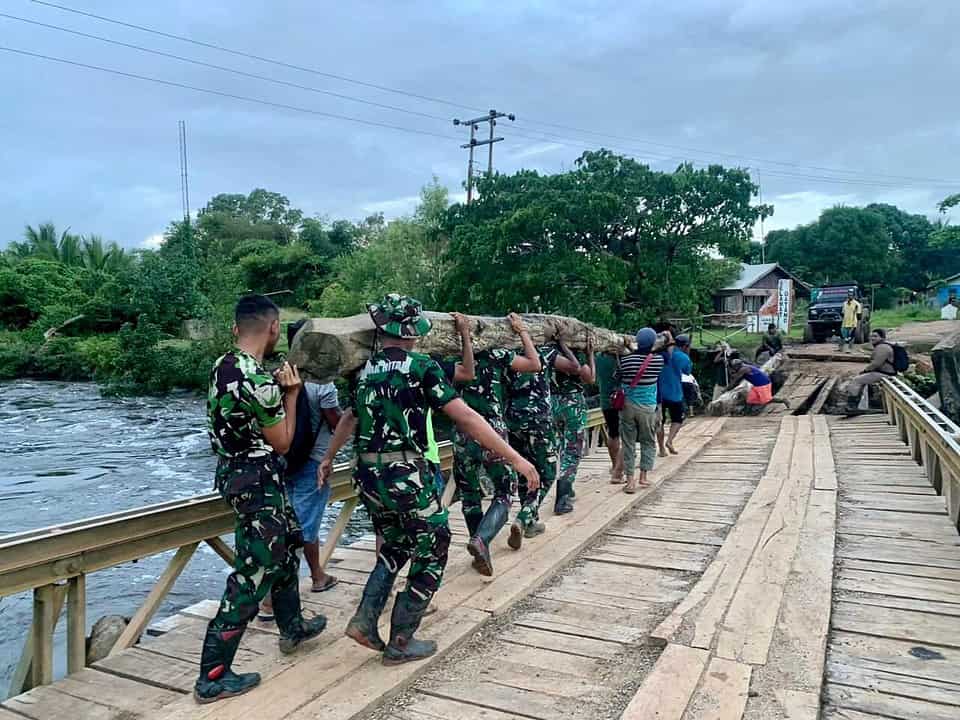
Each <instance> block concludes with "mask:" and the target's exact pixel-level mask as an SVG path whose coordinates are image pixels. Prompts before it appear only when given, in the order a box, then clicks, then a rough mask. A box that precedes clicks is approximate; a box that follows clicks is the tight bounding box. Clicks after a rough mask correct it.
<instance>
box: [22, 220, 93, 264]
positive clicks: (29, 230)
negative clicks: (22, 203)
mask: <svg viewBox="0 0 960 720" xmlns="http://www.w3.org/2000/svg"><path fill="white" fill-rule="evenodd" d="M23 236H24V242H20V243H18V242H15V243H11V245H10V250H11V252H12V253H13V254H14V255H17V256H19V257H32V258H37V259H38V260H50V261H51V262H57V263H62V264H64V265H71V266H75V265H80V264H81V252H80V238H79V237H78V236H76V235H71V234H70V228H67V229H66V230H64V231H63V233H61V234H60V235H59V236H58V235H57V229H56V227H55V226H54V224H53V223H51V222H46V223H41V224H40V225H38V226H37V228H36V229H34V228H33V227H32V226H30V225H27V227H26V229H25V230H24V232H23Z"/></svg>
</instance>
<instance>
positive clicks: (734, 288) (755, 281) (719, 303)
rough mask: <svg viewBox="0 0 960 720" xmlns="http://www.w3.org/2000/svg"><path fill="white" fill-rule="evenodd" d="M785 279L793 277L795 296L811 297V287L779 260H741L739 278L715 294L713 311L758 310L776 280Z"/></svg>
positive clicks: (772, 290) (774, 287) (738, 311)
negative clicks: (755, 263)
mask: <svg viewBox="0 0 960 720" xmlns="http://www.w3.org/2000/svg"><path fill="white" fill-rule="evenodd" d="M787 279H789V280H793V289H794V294H795V295H796V297H798V298H809V297H810V286H809V285H808V284H807V283H805V282H804V281H803V280H801V279H800V278H798V277H797V276H796V275H794V274H793V273H791V272H790V271H789V270H785V269H784V268H782V267H780V265H779V264H778V263H764V264H762V265H748V264H747V263H741V264H740V277H738V278H737V280H736V282H734V283H732V284H730V285H728V286H727V287H723V288H720V289H719V290H718V291H717V292H716V293H714V296H713V305H714V310H715V311H716V312H718V313H756V312H759V311H760V308H761V307H763V304H764V303H765V302H766V301H767V300H768V299H769V298H770V296H771V295H773V293H774V292H776V290H777V283H778V282H779V281H780V280H787Z"/></svg>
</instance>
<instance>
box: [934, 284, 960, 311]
mask: <svg viewBox="0 0 960 720" xmlns="http://www.w3.org/2000/svg"><path fill="white" fill-rule="evenodd" d="M951 295H953V296H954V297H956V298H957V299H958V300H960V283H956V284H953V285H947V286H945V287H942V288H940V289H939V290H938V291H937V307H943V306H944V305H946V304H947V303H948V302H949V301H950V296H951Z"/></svg>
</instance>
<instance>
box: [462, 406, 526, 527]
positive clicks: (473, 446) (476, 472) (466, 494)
mask: <svg viewBox="0 0 960 720" xmlns="http://www.w3.org/2000/svg"><path fill="white" fill-rule="evenodd" d="M489 422H490V426H491V427H492V428H493V429H494V430H495V431H496V432H497V433H498V434H499V435H500V437H502V438H503V439H504V441H506V440H507V426H506V425H505V424H504V422H503V420H490V421H489ZM453 479H454V482H456V483H457V488H458V489H459V490H460V507H461V509H462V510H463V519H464V520H465V521H466V523H467V529H468V530H469V534H470V536H471V537H473V536H474V535H475V534H476V532H477V528H478V527H479V526H480V521H481V520H482V519H483V505H482V504H481V500H482V499H483V496H484V494H485V491H486V490H487V488H486V487H485V486H486V484H487V483H486V482H484V481H485V480H486V481H488V482H489V483H490V485H491V486H492V487H491V492H490V493H489V494H492V495H493V497H494V502H496V501H500V502H505V503H506V505H507V507H509V506H510V503H511V500H512V498H513V496H514V494H515V493H516V492H517V474H516V472H515V471H514V469H513V468H512V467H510V465H508V464H507V462H506V461H505V460H504V459H503V458H501V457H500V456H498V455H495V454H494V453H491V452H490V451H489V450H487V449H486V448H484V447H483V446H482V445H480V444H479V443H478V442H476V441H475V440H472V439H470V438H469V437H467V436H466V435H464V434H463V433H461V432H460V431H459V430H457V431H455V433H454V436H453Z"/></svg>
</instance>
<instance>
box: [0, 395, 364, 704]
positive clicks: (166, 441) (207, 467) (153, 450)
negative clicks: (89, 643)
mask: <svg viewBox="0 0 960 720" xmlns="http://www.w3.org/2000/svg"><path fill="white" fill-rule="evenodd" d="M205 420H206V419H205V410H204V404H203V399H202V397H200V396H199V395H197V394H196V393H191V392H173V393H170V394H168V395H166V396H164V397H116V396H109V395H104V394H103V393H101V391H100V388H99V387H98V386H97V385H95V384H92V383H68V382H44V381H34V380H17V381H13V382H2V383H0V437H2V438H3V441H2V443H0V466H2V467H3V472H2V473H0V533H2V534H8V533H15V532H21V531H24V530H30V529H34V528H38V527H44V526H48V525H55V524H59V523H63V522H68V521H73V520H79V519H82V518H85V517H90V516H94V515H102V514H104V513H109V512H113V511H117V510H124V509H128V508H134V507H139V506H142V505H148V504H152V503H157V502H162V501H164V500H175V499H178V498H186V497H190V496H192V495H196V494H199V493H207V492H210V491H211V488H212V477H213V469H214V465H215V462H216V461H215V459H214V457H213V455H212V454H211V452H210V447H209V443H208V441H207V437H206V430H205ZM335 517H336V512H335V511H334V509H333V508H331V509H328V513H327V516H326V518H325V521H324V529H326V528H328V527H329V525H330V524H332V522H333V519H334V518H335ZM368 528H369V524H368V522H367V520H366V517H365V516H364V515H363V514H362V513H357V514H355V516H354V518H353V520H352V521H351V524H350V526H348V528H347V532H346V533H345V536H344V537H345V541H349V540H351V539H353V538H355V537H357V536H358V535H361V534H363V533H364V532H366V531H367V530H368ZM228 540H230V542H231V543H232V538H228ZM172 554H173V553H172V551H171V552H170V553H165V554H163V555H157V556H154V557H150V558H145V559H143V560H140V561H139V562H135V563H127V564H124V565H120V566H117V567H114V568H110V569H108V570H104V571H101V572H97V573H93V574H92V575H91V576H90V577H89V579H88V582H87V595H88V611H87V617H88V622H89V623H90V624H92V623H93V622H94V621H95V620H96V619H97V618H99V617H101V616H103V615H106V614H111V613H117V614H121V615H130V614H131V613H132V612H133V611H134V610H135V609H136V608H137V607H138V606H139V604H140V602H141V601H142V600H143V598H144V597H145V596H146V594H147V593H148V592H149V590H150V588H151V586H152V585H153V583H154V581H156V579H157V578H158V577H159V575H160V573H161V572H162V571H163V569H164V567H165V566H166V564H167V562H168V561H169V559H170V557H171V556H172ZM228 573H229V568H227V567H226V566H225V565H224V563H223V561H222V560H221V559H220V558H219V557H218V556H217V555H216V554H214V553H213V551H212V550H210V549H209V548H207V547H206V546H202V547H201V548H200V550H199V551H198V552H197V554H196V556H195V557H194V558H193V560H191V562H190V564H189V565H188V566H187V568H186V570H185V571H184V573H183V575H181V577H180V578H179V579H178V581H177V583H176V585H175V586H174V588H173V590H172V591H171V593H170V594H169V596H168V597H167V599H166V601H165V602H164V604H163V606H162V607H161V609H160V612H159V613H158V617H164V616H166V615H169V614H172V613H174V612H176V611H178V610H180V609H182V608H184V607H186V606H188V605H191V604H193V603H195V602H198V601H200V600H204V599H209V598H216V597H219V595H220V593H221V592H222V591H223V583H224V579H225V578H226V576H227V574H228ZM31 613H32V605H31V597H30V595H29V594H28V593H21V594H19V595H15V596H11V597H8V598H3V600H2V602H0V691H2V690H4V689H5V688H6V687H7V685H8V683H9V680H10V677H11V675H12V672H13V667H14V665H15V663H16V662H17V660H18V658H19V654H20V651H21V648H22V645H23V640H24V637H25V634H26V632H27V628H28V627H29V624H30V619H31ZM64 625H65V623H63V622H61V625H60V627H59V628H58V629H59V632H58V634H57V638H56V642H57V643H58V648H57V653H56V654H57V659H58V662H62V658H63V654H62V652H61V651H60V648H61V647H62V644H63V642H64V636H63V633H64V631H65V628H64ZM88 630H89V628H88ZM64 670H65V668H64V667H62V666H60V665H58V667H57V673H58V674H62V673H63V672H64Z"/></svg>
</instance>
